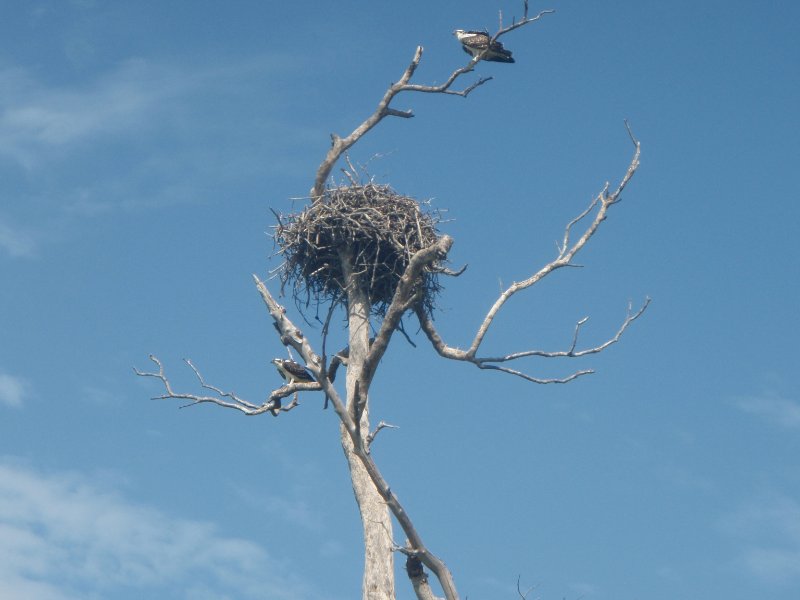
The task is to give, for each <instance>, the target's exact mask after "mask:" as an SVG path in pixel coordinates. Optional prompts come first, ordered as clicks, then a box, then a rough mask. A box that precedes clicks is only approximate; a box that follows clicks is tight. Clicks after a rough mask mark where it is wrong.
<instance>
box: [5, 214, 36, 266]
mask: <svg viewBox="0 0 800 600" xmlns="http://www.w3.org/2000/svg"><path fill="white" fill-rule="evenodd" d="M0 248H2V249H3V250H4V251H5V252H7V253H8V254H9V255H11V256H13V257H27V256H33V254H34V251H35V248H36V244H35V242H34V239H33V236H32V235H31V234H30V233H28V232H27V231H23V230H22V229H20V228H19V227H14V226H13V225H10V224H9V223H8V222H6V220H5V219H3V217H2V215H0Z"/></svg>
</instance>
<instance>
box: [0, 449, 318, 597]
mask: <svg viewBox="0 0 800 600" xmlns="http://www.w3.org/2000/svg"><path fill="white" fill-rule="evenodd" d="M120 590H128V591H130V590H139V591H140V594H138V595H139V597H166V596H169V597H184V598H203V597H207V598H224V597H236V598H282V599H298V598H307V597H309V596H310V595H311V594H309V593H308V590H307V589H306V588H305V586H304V585H302V584H301V583H300V582H299V581H298V580H296V579H295V578H292V577H291V576H290V575H287V568H286V565H283V564H281V563H280V561H278V560H275V559H274V558H273V557H271V556H270V555H269V553H268V552H267V551H266V550H265V549H264V548H263V547H261V546H260V545H258V544H256V543H254V542H251V541H248V540H244V539H240V538H233V537H228V536H225V535H223V534H222V533H220V532H219V531H218V530H217V528H216V527H215V526H214V525H213V524H211V523H207V522H200V521H193V520H188V519H182V518H179V517H176V516H175V515H169V514H166V513H163V512H161V511H159V510H156V509H154V508H152V507H148V506H143V505H140V504H136V503H133V502H130V501H128V500H126V499H125V498H123V497H121V496H120V495H118V494H117V493H116V492H115V491H113V490H109V489H107V488H104V487H99V486H98V485H96V484H94V483H93V482H91V481H90V480H88V479H87V478H86V477H85V476H81V475H76V474H66V473H56V474H48V473H41V472H38V471H36V470H33V469H30V468H28V467H27V466H25V465H20V464H16V463H14V462H12V461H9V460H4V461H0V597H2V598H26V599H29V600H73V599H77V598H92V597H96V596H95V595H99V597H115V596H118V594H117V593H115V592H119V591H120ZM175 590H183V591H182V592H181V593H176V591H175Z"/></svg>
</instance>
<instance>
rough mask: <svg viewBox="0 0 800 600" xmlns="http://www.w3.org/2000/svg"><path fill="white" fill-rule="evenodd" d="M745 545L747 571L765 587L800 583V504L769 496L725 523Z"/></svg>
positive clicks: (744, 557)
mask: <svg viewBox="0 0 800 600" xmlns="http://www.w3.org/2000/svg"><path fill="white" fill-rule="evenodd" d="M722 527H723V529H724V530H725V531H726V532H727V533H728V534H730V535H732V536H733V537H735V538H738V539H739V540H740V541H741V542H742V550H741V554H740V559H741V562H742V565H743V566H744V568H745V569H746V570H747V571H748V572H749V573H750V574H751V575H753V576H755V577H757V578H758V579H759V580H761V581H763V582H765V583H773V584H785V583H789V582H794V581H798V582H800V503H799V502H798V501H797V500H795V499H793V498H790V497H788V496H785V495H776V494H765V495H763V496H761V497H760V498H759V499H758V500H757V501H753V502H751V503H749V504H747V505H745V506H742V507H741V508H740V509H738V510H737V511H735V512H734V513H732V514H730V515H728V516H727V517H726V518H725V519H724V520H723V522H722Z"/></svg>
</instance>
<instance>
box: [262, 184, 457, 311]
mask: <svg viewBox="0 0 800 600" xmlns="http://www.w3.org/2000/svg"><path fill="white" fill-rule="evenodd" d="M440 220H441V219H440V217H439V214H438V212H435V211H426V212H423V210H422V209H421V207H420V204H419V203H418V202H417V201H416V200H414V199H413V198H409V197H407V196H402V195H400V194H398V193H397V192H395V191H394V190H393V189H392V188H391V187H389V186H388V185H377V184H375V183H372V182H370V183H367V184H365V185H350V186H341V187H334V188H329V189H327V190H326V191H325V194H324V196H323V197H322V198H321V199H319V200H318V201H316V202H313V203H312V204H311V205H310V206H308V207H306V208H305V209H304V210H303V211H302V212H300V213H295V214H290V215H287V216H285V217H282V216H280V215H278V224H277V225H276V226H275V235H274V238H275V243H276V244H277V246H278V248H279V249H280V253H281V254H283V257H284V259H285V262H284V264H283V266H282V268H281V271H280V278H281V289H282V291H284V292H285V291H286V286H287V284H289V285H290V286H291V294H292V296H293V297H294V299H295V302H297V303H298V305H303V304H304V305H305V306H308V305H309V304H311V303H316V304H317V305H318V304H319V303H324V302H327V301H333V302H343V303H346V301H347V295H346V293H345V277H344V273H343V269H342V258H343V256H345V255H347V254H348V252H347V250H348V249H349V255H350V256H352V263H353V271H354V273H356V274H357V275H358V276H359V280H360V283H361V285H362V286H363V289H364V292H365V293H366V295H367V298H368V299H369V302H370V304H371V307H372V311H373V313H375V314H378V315H383V314H385V312H386V309H387V307H388V306H389V304H390V303H391V301H392V297H393V295H394V292H395V288H396V287H397V284H398V282H399V280H400V277H402V275H403V272H404V271H405V269H406V267H407V266H408V263H409V261H410V260H411V257H412V256H413V255H414V254H415V253H416V252H417V251H418V250H421V249H423V248H427V247H429V246H431V245H432V244H434V243H436V241H437V240H438V231H437V229H436V225H437V224H438V223H439V222H440ZM441 270H442V265H441V264H436V263H434V264H433V265H431V266H430V267H428V268H427V269H425V270H424V271H423V272H422V275H421V276H420V278H419V281H418V282H417V285H418V286H420V287H421V288H422V290H423V295H422V299H421V300H420V301H421V302H422V305H423V308H424V309H425V311H426V312H427V313H428V314H431V312H432V311H433V308H434V307H435V306H434V303H435V299H436V296H437V294H438V293H439V292H440V291H441V286H440V284H439V281H438V273H439V272H441ZM418 289H419V288H418Z"/></svg>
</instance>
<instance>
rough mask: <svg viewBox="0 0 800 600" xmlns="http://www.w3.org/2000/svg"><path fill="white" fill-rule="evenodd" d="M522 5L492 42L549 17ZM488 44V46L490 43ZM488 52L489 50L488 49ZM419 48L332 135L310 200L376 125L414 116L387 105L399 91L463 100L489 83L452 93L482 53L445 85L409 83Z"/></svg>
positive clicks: (419, 56)
mask: <svg viewBox="0 0 800 600" xmlns="http://www.w3.org/2000/svg"><path fill="white" fill-rule="evenodd" d="M524 6H525V14H524V16H523V18H522V20H520V21H518V22H514V23H512V24H511V25H510V26H508V27H505V28H503V27H502V23H501V29H500V30H499V31H498V32H497V33H496V34H495V35H494V37H492V41H494V40H496V39H497V38H499V37H500V36H502V35H505V34H507V33H510V32H511V31H514V30H515V29H519V28H520V27H522V26H524V25H528V24H530V23H533V22H534V21H538V20H539V19H541V18H542V17H543V16H544V15H547V14H552V13H554V12H555V11H554V10H543V11H541V12H540V13H539V14H538V15H536V16H535V17H528V2H527V0H526V1H525V3H524ZM490 45H491V44H490ZM487 50H488V49H487ZM422 52H423V49H422V46H417V49H416V51H415V52H414V57H413V58H412V59H411V62H410V63H409V65H408V67H406V70H405V71H404V72H403V75H402V76H401V77H400V79H399V80H398V81H397V82H396V83H393V84H391V85H390V86H389V88H388V89H387V90H386V92H384V94H383V97H382V98H381V100H380V102H378V106H377V108H376V109H375V112H373V113H372V114H371V115H370V116H369V117H367V118H366V119H365V120H364V121H363V122H362V123H361V124H360V125H359V126H358V127H356V128H355V129H354V130H353V131H352V132H351V133H350V135H348V136H346V137H339V136H338V135H336V134H332V135H331V147H330V149H329V150H328V152H327V154H326V155H325V158H324V159H323V160H322V163H321V164H320V165H319V168H318V169H317V174H316V177H315V178H314V186H313V187H312V188H311V201H312V202H316V201H318V200H319V199H320V198H322V196H323V194H324V193H325V182H326V181H327V180H328V177H329V176H330V174H331V171H332V170H333V167H334V165H335V164H336V162H337V161H338V160H339V158H340V157H341V156H342V154H344V153H345V152H347V150H348V149H349V148H350V147H351V146H353V144H355V143H356V142H357V141H358V140H359V139H361V137H362V136H364V135H365V134H366V133H367V132H368V131H369V130H370V129H372V128H373V127H375V126H376V125H377V124H378V123H380V122H381V121H382V120H383V118H384V117H401V118H404V119H409V118H411V117H413V116H414V113H413V111H411V110H397V109H395V108H391V107H390V104H391V102H392V100H394V97H395V96H397V94H399V93H400V92H420V93H425V94H451V95H455V96H462V97H464V98H466V97H467V96H468V95H469V94H470V92H472V91H473V90H474V89H475V88H477V87H480V86H481V85H483V84H484V83H487V82H488V81H491V79H492V78H491V77H481V78H479V79H478V80H477V81H475V82H474V83H472V84H471V85H469V86H467V87H466V88H464V89H463V90H453V89H451V87H452V86H453V84H454V83H455V82H456V80H457V79H458V78H459V77H461V76H462V75H464V74H465V73H469V72H471V71H473V70H474V69H475V65H477V64H478V63H479V62H481V60H482V59H483V56H484V54H485V53H486V51H484V53H483V54H480V55H478V56H475V57H473V58H472V59H470V61H469V62H468V63H467V64H466V65H464V66H463V67H460V68H458V69H456V70H455V71H453V72H452V73H451V74H450V76H449V77H448V78H447V79H446V80H445V81H444V83H442V84H440V85H420V84H414V83H410V81H411V78H412V77H413V76H414V72H415V71H416V70H417V67H418V66H419V63H420V60H421V59H422Z"/></svg>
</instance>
